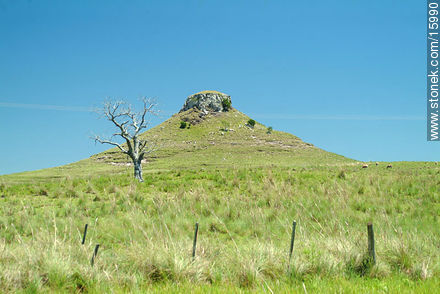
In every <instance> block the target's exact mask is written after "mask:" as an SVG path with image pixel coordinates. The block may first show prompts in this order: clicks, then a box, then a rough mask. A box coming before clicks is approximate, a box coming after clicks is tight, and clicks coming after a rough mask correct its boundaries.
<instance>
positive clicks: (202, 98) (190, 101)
mask: <svg viewBox="0 0 440 294" xmlns="http://www.w3.org/2000/svg"><path fill="white" fill-rule="evenodd" d="M224 100H226V101H228V102H229V105H230V103H231V96H229V95H226V94H224V93H221V92H217V91H203V92H199V93H196V94H193V95H191V96H189V97H188V98H187V99H186V101H185V104H184V105H183V107H182V109H181V110H180V112H183V111H186V110H188V109H191V108H197V109H199V110H200V111H201V112H202V113H204V114H207V113H209V112H223V111H226V110H227V109H225V108H224V105H225V104H224V102H223V101H224Z"/></svg>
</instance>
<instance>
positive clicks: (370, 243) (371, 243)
mask: <svg viewBox="0 0 440 294" xmlns="http://www.w3.org/2000/svg"><path fill="white" fill-rule="evenodd" d="M367 230H368V255H369V257H370V259H371V261H372V262H373V264H376V249H375V248H374V231H373V224H372V223H371V222H370V223H368V224H367Z"/></svg>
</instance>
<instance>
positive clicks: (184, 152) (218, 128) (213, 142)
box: [2, 91, 355, 182]
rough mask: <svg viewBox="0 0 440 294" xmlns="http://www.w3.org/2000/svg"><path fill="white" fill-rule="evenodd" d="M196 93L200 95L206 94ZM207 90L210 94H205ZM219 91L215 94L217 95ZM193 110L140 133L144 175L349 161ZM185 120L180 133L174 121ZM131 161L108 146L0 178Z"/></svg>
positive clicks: (240, 120) (81, 171)
mask: <svg viewBox="0 0 440 294" xmlns="http://www.w3.org/2000/svg"><path fill="white" fill-rule="evenodd" d="M206 92H207V91H205V92H201V93H206ZM210 92H211V91H210ZM218 93H220V92H218ZM201 114H202V112H201V111H200V110H198V109H196V108H193V109H189V110H186V111H183V112H179V113H176V114H174V115H173V116H172V117H170V118H169V119H167V120H166V121H164V122H163V123H161V124H159V125H157V126H155V127H154V128H152V129H150V130H148V131H146V132H145V133H143V134H142V138H147V139H148V140H151V141H152V142H153V143H155V144H156V145H157V147H158V149H157V151H156V152H155V153H153V154H152V156H150V157H148V158H147V159H146V160H145V162H144V164H143V165H144V172H145V173H148V172H154V171H158V170H173V169H199V168H207V167H213V168H237V167H258V166H286V167H287V166H289V167H305V166H315V165H318V166H335V165H336V166H337V165H341V164H354V163H355V161H354V160H351V159H348V158H346V157H343V156H341V155H337V154H334V153H331V152H327V151H324V150H322V149H319V148H317V147H315V146H313V145H312V144H310V143H306V142H303V141H302V140H301V139H300V138H298V137H296V136H294V135H292V134H289V133H285V132H281V131H277V130H273V131H272V132H271V133H270V134H269V133H268V132H267V126H264V125H262V124H260V123H258V122H257V123H256V125H255V126H254V127H253V128H251V127H249V126H247V125H246V124H247V122H248V120H249V119H250V117H248V116H247V115H245V114H243V113H241V112H240V111H238V110H236V109H234V108H232V109H231V110H230V111H228V112H209V113H208V114H206V115H204V116H201ZM182 121H185V122H188V124H189V127H187V128H185V129H182V128H180V126H181V125H180V123H181V122H182ZM130 165H131V162H130V160H129V158H128V157H126V156H125V155H123V154H122V153H120V151H119V150H118V149H117V148H111V149H109V150H107V151H105V152H102V153H98V154H96V155H93V156H91V157H90V158H88V159H84V160H81V161H78V162H76V163H72V164H68V165H64V166H60V167H55V168H49V169H44V170H38V171H32V172H23V173H17V174H12V175H6V176H3V177H2V178H3V179H7V180H8V181H10V182H26V181H27V179H30V180H32V181H33V180H52V179H61V178H69V177H81V176H83V177H90V176H92V175H103V174H109V173H116V174H118V173H121V172H122V173H124V172H126V171H127V170H130V169H131V168H130Z"/></svg>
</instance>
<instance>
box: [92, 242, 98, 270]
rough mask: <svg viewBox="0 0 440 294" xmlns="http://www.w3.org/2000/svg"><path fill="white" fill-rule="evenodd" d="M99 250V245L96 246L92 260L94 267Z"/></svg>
mask: <svg viewBox="0 0 440 294" xmlns="http://www.w3.org/2000/svg"><path fill="white" fill-rule="evenodd" d="M98 249H99V244H96V246H95V250H94V251H93V255H92V260H91V261H90V264H91V265H92V266H94V265H95V258H96V255H98Z"/></svg>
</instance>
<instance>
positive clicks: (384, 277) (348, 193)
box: [0, 163, 440, 292]
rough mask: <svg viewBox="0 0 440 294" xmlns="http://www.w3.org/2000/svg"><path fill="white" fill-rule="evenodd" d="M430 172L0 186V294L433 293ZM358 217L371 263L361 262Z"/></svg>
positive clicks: (183, 175) (223, 172) (209, 172)
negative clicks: (370, 236) (421, 289)
mask: <svg viewBox="0 0 440 294" xmlns="http://www.w3.org/2000/svg"><path fill="white" fill-rule="evenodd" d="M342 171H343V173H342ZM341 174H343V176H341ZM438 174H439V169H438V168H436V167H434V166H432V167H426V166H425V165H423V164H404V163H402V164H400V165H399V164H397V165H394V169H393V170H392V171H390V170H386V169H385V167H377V168H376V169H374V168H372V169H369V170H361V169H359V168H358V167H355V166H351V165H347V166H343V167H337V168H336V167H325V166H324V167H322V166H321V167H318V166H316V167H307V168H295V169H294V168H287V167H261V168H258V167H256V168H241V169H200V170H179V171H176V170H170V171H162V172H155V173H149V174H148V176H147V177H146V183H143V184H139V183H136V182H135V181H133V180H132V179H131V173H127V174H123V175H114V176H101V177H90V178H73V179H68V180H59V181H49V182H34V183H32V182H31V183H25V184H9V183H8V182H3V183H1V186H0V189H1V190H0V194H1V195H3V196H4V197H3V198H0V202H1V206H0V289H1V290H2V291H4V292H16V291H28V292H33V291H46V290H56V291H71V292H76V291H80V292H108V291H120V292H125V291H133V292H136V291H139V292H142V291H145V290H147V289H150V290H154V289H156V290H157V289H162V290H164V289H168V290H169V291H171V292H172V291H174V290H176V291H177V289H178V288H175V289H174V290H173V287H174V286H172V285H181V286H182V287H183V288H185V287H188V288H187V289H188V290H191V289H192V288H191V287H193V286H188V285H197V286H194V287H195V288H194V289H193V290H194V291H196V289H200V291H202V289H208V288H204V287H207V286H208V285H211V286H210V287H211V288H209V289H211V290H212V291H214V290H215V289H232V290H233V289H236V290H237V289H253V290H261V291H263V290H264V291H268V292H270V290H269V289H271V290H276V289H278V290H279V291H287V290H288V289H290V288H289V287H291V289H297V290H298V291H303V287H306V288H309V290H310V289H311V290H313V289H315V290H317V289H319V287H321V286H324V287H325V285H327V286H328V287H330V288H329V289H333V288H332V287H334V289H335V291H336V290H337V289H339V288H338V287H337V286H336V284H334V282H333V281H336V280H340V281H341V283H342V284H344V283H348V284H346V288H344V289H351V288H350V287H352V285H351V284H350V281H354V283H359V284H360V285H364V286H365V285H366V284H365V283H367V285H368V283H371V285H373V284H374V285H376V284H375V283H376V282H374V281H389V283H390V284H389V285H390V287H391V288H392V287H394V286H396V285H397V284H396V285H395V284H394V283H407V284H408V285H409V286H408V287H409V288H408V289H410V286H411V285H412V286H411V287H416V285H417V283H419V282H421V281H426V282H424V283H425V285H428V286H426V287H431V286H429V285H438V282H436V281H438V277H439V274H440V248H439V246H438V244H440V226H439V215H440V214H439V213H440V191H439V185H438V184H439V183H438V180H436V178H438ZM294 219H295V220H296V221H297V223H298V226H297V234H296V240H295V248H294V253H293V258H292V264H291V266H290V270H289V271H287V267H288V264H287V261H288V248H289V241H290V240H289V238H290V230H291V227H290V226H291V222H292V220H294ZM196 221H197V222H199V224H200V229H199V241H198V247H197V253H196V259H195V260H194V261H192V259H191V248H192V234H193V229H194V223H195V222H196ZM369 221H372V222H373V223H374V225H375V233H376V250H377V264H376V265H371V264H369V263H368V262H366V260H367V259H366V253H367V252H366V251H367V240H366V224H367V222H369ZM85 223H88V224H89V232H88V235H87V239H86V244H85V245H81V237H82V230H83V228H84V224H85ZM97 243H99V244H101V248H100V251H99V253H98V258H97V260H96V263H95V266H94V267H91V266H90V258H91V255H92V252H93V248H94V246H95V244H97ZM323 281H325V282H323ZM368 281H370V282H368ZM303 283H304V286H303ZM332 285H333V286H332ZM225 287H226V288H225ZM360 287H361V286H360ZM365 287H366V286H365ZM396 287H397V286H396ZM379 288H380V287H379ZM379 288H378V289H379ZM416 288H417V287H416ZM416 288H414V289H416ZM359 289H361V288H359ZM364 289H365V288H364ZM234 291H235V290H234ZM237 291H238V290H237Z"/></svg>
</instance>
